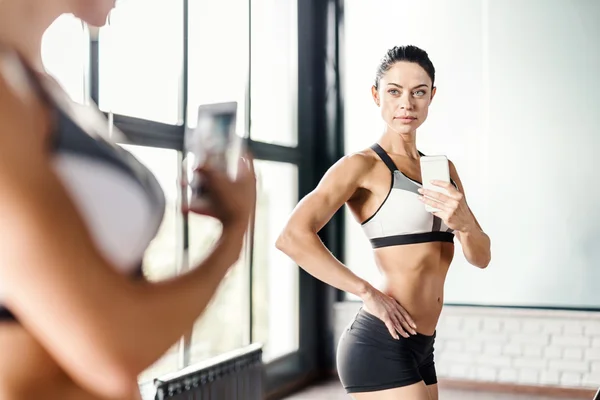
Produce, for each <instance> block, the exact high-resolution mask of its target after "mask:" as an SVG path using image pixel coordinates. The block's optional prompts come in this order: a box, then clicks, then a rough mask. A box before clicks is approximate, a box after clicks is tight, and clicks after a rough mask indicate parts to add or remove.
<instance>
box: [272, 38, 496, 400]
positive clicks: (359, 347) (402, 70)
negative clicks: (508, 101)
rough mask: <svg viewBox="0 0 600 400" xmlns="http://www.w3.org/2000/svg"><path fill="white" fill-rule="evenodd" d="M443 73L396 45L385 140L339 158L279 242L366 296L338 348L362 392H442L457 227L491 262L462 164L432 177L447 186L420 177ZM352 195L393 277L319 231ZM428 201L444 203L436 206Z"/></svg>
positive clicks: (319, 272)
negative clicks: (332, 247) (365, 268)
mask: <svg viewBox="0 0 600 400" xmlns="http://www.w3.org/2000/svg"><path fill="white" fill-rule="evenodd" d="M434 81H435V70H434V67H433V64H432V63H431V61H430V60H429V57H428V55H427V53H426V52H425V51H423V50H421V49H419V48H417V47H414V46H405V47H394V48H393V49H391V50H389V51H388V52H387V54H386V56H385V57H384V58H383V60H382V62H381V65H380V66H379V69H378V71H377V76H376V80H375V85H374V86H373V87H372V88H371V92H372V96H373V100H374V101H375V104H376V105H377V106H378V107H379V108H380V110H381V117H382V118H383V120H384V122H385V129H384V132H383V134H382V135H381V137H380V139H379V141H378V142H377V143H376V144H374V145H373V146H371V147H370V148H368V149H365V150H363V151H360V152H358V153H355V154H352V155H349V156H346V157H344V158H342V159H341V160H339V161H338V162H337V163H336V164H335V165H334V166H332V167H331V169H330V170H329V171H327V173H326V174H325V176H324V177H323V179H322V181H321V182H320V183H319V185H318V186H317V188H316V189H315V190H314V191H313V192H312V193H310V194H309V195H307V196H306V197H305V198H304V199H303V200H302V201H301V202H300V203H299V204H298V206H297V207H296V209H295V210H294V212H293V213H292V215H291V217H290V219H289V222H288V223H287V226H286V227H285V229H284V231H283V232H282V233H281V235H280V237H279V239H278V242H277V247H278V248H279V249H280V250H282V251H283V252H285V253H286V254H287V255H288V256H290V257H291V258H292V259H294V260H295V261H296V263H297V264H298V265H300V266H301V267H302V268H304V269H305V270H306V271H307V272H308V273H310V274H311V275H313V276H315V277H316V278H318V279H320V280H322V281H323V282H326V283H328V284H329V285H332V286H334V287H336V288H338V289H341V290H344V291H347V292H350V293H352V294H354V295H356V296H359V297H360V298H361V299H362V301H363V306H362V307H361V309H360V310H359V312H358V313H357V315H356V317H355V318H354V320H353V321H352V322H351V324H350V325H349V326H348V328H347V329H346V330H345V332H344V334H343V335H342V337H341V338H340V341H339V344H338V350H337V368H338V373H339V376H340V379H341V381H342V384H343V385H344V387H345V388H346V391H347V392H348V393H352V396H353V397H354V398H355V399H359V400H362V399H378V400H385V399H411V400H429V399H437V398H438V390H437V378H436V373H435V366H434V361H433V344H434V339H435V327H436V324H437V321H438V318H439V315H440V312H441V310H442V303H443V287H444V280H445V277H446V273H447V272H448V267H449V265H450V262H451V261H452V258H453V255H454V244H453V237H454V236H455V235H456V236H457V237H458V240H459V241H460V243H461V247H462V248H463V251H464V254H465V256H466V258H467V260H468V261H469V262H470V263H471V264H473V265H475V266H477V267H479V268H485V267H486V266H487V265H488V263H489V262H490V239H489V238H488V236H487V235H486V234H485V233H484V232H483V230H482V229H481V227H480V226H479V224H478V222H477V220H476V218H475V216H474V215H473V214H472V212H471V211H470V209H469V207H468V205H467V202H466V200H465V196H464V190H463V187H462V184H461V181H460V178H459V176H458V173H457V172H456V168H455V167H454V164H452V162H450V165H449V166H450V175H451V180H452V184H447V183H444V182H433V183H434V184H436V185H438V186H440V187H442V188H444V189H446V190H447V193H448V194H447V195H444V194H440V193H438V192H436V191H431V190H424V189H423V188H422V185H421V183H420V180H421V179H420V177H421V171H420V165H419V157H420V156H421V153H420V152H419V151H418V150H417V145H416V139H417V137H416V135H417V128H419V126H421V124H423V123H424V122H425V120H426V118H427V113H428V110H429V105H430V104H431V101H432V100H433V98H434V96H435V92H436V88H435V86H434ZM390 180H391V182H390ZM454 184H455V185H454ZM344 204H347V205H348V207H349V208H350V210H351V211H352V213H353V215H354V217H355V218H356V219H357V220H358V221H359V222H360V223H361V225H362V227H363V229H364V231H365V234H366V235H367V237H368V238H369V239H370V241H371V244H372V247H373V248H374V250H373V253H374V257H375V261H376V263H377V266H378V267H379V269H380V271H381V273H382V275H383V278H384V284H383V286H382V287H381V288H379V289H378V288H375V287H373V286H372V285H370V284H369V283H368V282H366V281H364V280H363V279H361V278H359V277H357V276H356V275H355V274H353V273H352V272H351V271H350V270H349V269H348V268H346V267H345V266H344V265H342V264H341V263H340V262H339V261H338V260H336V259H335V258H334V257H333V256H332V255H331V253H330V252H329V251H327V249H326V248H325V247H324V245H323V244H322V243H321V241H320V240H319V238H318V236H317V232H319V230H320V229H321V228H322V227H323V226H324V225H325V224H326V223H327V222H328V221H329V219H330V218H331V217H332V216H333V215H334V214H335V213H336V211H337V210H338V209H339V208H340V207H341V206H343V205H344ZM425 204H430V205H432V206H434V207H436V208H437V209H440V211H439V212H435V213H429V212H427V211H426V210H425Z"/></svg>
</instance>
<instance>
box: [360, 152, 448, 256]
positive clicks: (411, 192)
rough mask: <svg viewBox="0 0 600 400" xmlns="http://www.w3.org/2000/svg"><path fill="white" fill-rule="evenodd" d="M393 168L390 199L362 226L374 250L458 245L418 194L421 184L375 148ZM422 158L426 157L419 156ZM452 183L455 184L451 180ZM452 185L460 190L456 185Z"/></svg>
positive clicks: (390, 168)
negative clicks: (420, 244) (416, 245)
mask: <svg viewBox="0 0 600 400" xmlns="http://www.w3.org/2000/svg"><path fill="white" fill-rule="evenodd" d="M371 149H373V151H375V153H377V155H378V156H379V158H381V160H382V161H383V162H384V163H385V165H386V166H387V167H388V168H389V170H390V172H391V174H392V177H391V178H392V179H391V183H390V190H389V192H388V195H387V197H386V198H385V200H384V201H383V203H382V204H381V206H379V209H378V210H377V211H376V212H375V214H373V215H372V216H371V217H370V218H368V219H367V220H366V221H364V222H363V223H362V229H363V231H364V232H365V235H366V236H367V238H369V240H370V241H371V246H372V247H373V248H379V247H387V246H398V245H404V244H413V243H426V242H450V243H453V242H454V232H453V230H452V229H450V228H448V227H447V226H446V224H444V221H442V220H441V218H439V217H436V216H434V215H433V214H432V213H430V212H428V211H426V210H425V205H424V204H423V203H422V202H421V201H419V199H418V196H419V195H420V194H419V192H418V191H417V189H418V188H420V187H421V186H422V184H421V182H417V181H415V180H412V179H410V178H409V177H408V176H406V175H404V174H403V173H402V172H401V171H400V170H399V169H398V167H396V164H394V161H392V159H391V158H390V156H389V155H388V154H387V153H386V152H385V150H384V149H383V148H382V147H381V146H380V145H379V144H377V143H375V144H374V145H373V146H371ZM419 154H420V155H423V154H422V153H421V152H419ZM451 181H452V180H451ZM452 184H453V185H454V186H455V187H456V184H455V183H454V181H452Z"/></svg>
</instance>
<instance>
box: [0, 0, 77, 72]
mask: <svg viewBox="0 0 600 400" xmlns="http://www.w3.org/2000/svg"><path fill="white" fill-rule="evenodd" d="M66 11H67V10H66V7H65V5H64V2H63V1H59V0H1V1H0V45H2V46H5V47H9V48H11V49H13V50H15V51H17V52H18V53H19V54H20V55H21V57H23V58H24V59H25V61H26V62H27V63H28V64H29V65H30V66H31V67H32V68H33V69H35V70H36V71H38V72H45V70H44V66H43V63H42V37H43V36H44V32H46V30H47V29H48V27H49V26H50V25H51V24H52V23H53V22H54V20H56V18H58V17H59V16H60V15H61V14H63V13H64V12H66Z"/></svg>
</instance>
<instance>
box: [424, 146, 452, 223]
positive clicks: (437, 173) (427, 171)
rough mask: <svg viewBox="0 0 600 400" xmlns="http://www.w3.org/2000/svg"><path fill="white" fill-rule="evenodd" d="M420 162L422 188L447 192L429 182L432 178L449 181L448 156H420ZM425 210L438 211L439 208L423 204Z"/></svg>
mask: <svg viewBox="0 0 600 400" xmlns="http://www.w3.org/2000/svg"><path fill="white" fill-rule="evenodd" d="M420 162H421V182H423V189H429V190H434V191H436V192H439V193H444V194H448V192H447V191H446V189H444V188H441V187H439V186H435V185H432V184H431V181H432V180H438V181H443V182H450V167H449V165H448V157H446V156H443V155H442V156H422V157H421V158H420ZM425 210H427V211H429V212H438V211H440V210H439V209H437V208H435V207H432V206H430V205H429V204H425Z"/></svg>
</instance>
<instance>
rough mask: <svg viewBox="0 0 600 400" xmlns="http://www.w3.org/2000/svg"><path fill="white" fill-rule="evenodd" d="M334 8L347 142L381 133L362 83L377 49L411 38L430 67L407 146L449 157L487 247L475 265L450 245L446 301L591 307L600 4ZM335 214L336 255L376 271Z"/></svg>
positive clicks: (360, 4) (457, 2) (434, 0)
mask: <svg viewBox="0 0 600 400" xmlns="http://www.w3.org/2000/svg"><path fill="white" fill-rule="evenodd" d="M345 12H346V15H345V17H346V20H345V37H346V42H345V48H344V53H345V65H344V68H345V75H344V77H343V78H344V82H345V86H344V90H345V98H344V101H345V115H346V122H345V127H346V144H347V148H346V150H347V152H352V151H356V150H359V149H361V148H364V147H366V146H368V145H370V144H371V143H373V142H374V141H375V140H376V139H377V138H378V136H379V134H380V132H381V129H382V125H381V120H380V117H379V116H378V113H377V109H376V108H375V106H374V105H373V102H372V100H371V96H370V86H371V85H372V82H373V79H374V75H375V69H376V67H377V63H378V61H379V60H380V59H381V57H382V56H383V55H384V53H385V51H386V50H387V49H388V48H390V47H393V46H394V45H401V44H415V45H417V46H420V47H422V48H424V49H425V50H427V51H428V52H429V54H430V57H431V58H432V60H433V62H434V64H435V66H436V69H437V76H436V85H437V86H438V93H437V96H436V98H435V99H434V102H433V104H432V109H431V110H430V117H429V119H428V121H427V122H426V123H425V125H424V126H423V127H422V128H421V130H420V131H419V136H418V144H419V147H420V149H421V150H422V151H423V152H425V153H428V152H429V153H445V154H448V155H449V157H450V158H451V159H452V160H453V161H454V162H455V164H456V165H457V168H458V171H459V174H460V175H461V178H462V180H463V183H464V185H465V188H466V195H467V198H468V200H469V204H470V205H471V207H472V209H473V210H474V212H475V214H476V216H477V217H478V219H479V220H480V222H481V224H482V225H483V227H484V229H485V230H486V232H488V233H489V234H490V236H491V238H492V244H493V245H492V256H493V260H492V263H491V265H490V267H489V268H488V269H487V270H484V271H480V270H478V269H476V268H475V267H472V266H470V265H468V264H467V262H466V261H465V260H464V258H463V256H462V252H461V251H460V246H459V245H457V252H456V258H455V261H454V263H453V265H452V266H451V269H450V273H449V276H448V280H447V284H446V293H445V301H446V302H448V303H473V304H496V305H530V306H537V305H547V306H567V307H569V306H571V307H600V290H597V287H596V286H595V285H597V282H600V269H599V268H597V263H598V260H600V246H595V242H596V241H597V240H598V238H599V237H600V232H599V229H600V228H599V227H600V210H598V208H597V207H595V204H597V203H599V200H600V191H599V189H598V188H597V187H596V186H595V185H590V184H589V182H595V181H598V180H599V179H600V172H596V171H594V170H593V165H594V164H593V163H592V160H593V158H594V155H595V153H596V152H597V151H598V150H600V137H599V135H598V134H599V133H600V132H599V129H598V128H597V126H598V125H600V113H599V112H598V111H597V110H598V108H599V106H600V100H598V98H597V94H598V93H600V77H599V76H598V71H600V26H599V25H598V24H597V23H596V22H597V21H598V20H600V2H598V1H594V0H570V1H567V0H528V1H518V0H453V1H452V2H448V1H445V0H430V1H427V2H414V1H407V0H370V1H368V2H365V1H361V0H347V1H346V5H345ZM347 215H348V217H349V219H350V220H351V222H350V223H348V224H347V226H348V228H347V229H348V235H347V239H346V240H347V243H346V249H347V253H346V260H345V261H346V263H347V264H348V266H349V267H350V268H353V269H354V270H355V271H356V272H358V273H359V274H360V275H362V276H365V277H367V278H369V279H372V280H376V279H377V275H376V274H377V273H376V268H375V266H374V263H373V261H372V256H371V252H370V247H369V243H368V241H367V240H366V239H365V238H364V236H363V234H362V232H361V231H360V227H359V226H358V224H356V223H355V222H354V220H353V219H352V217H350V216H349V214H347Z"/></svg>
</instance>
